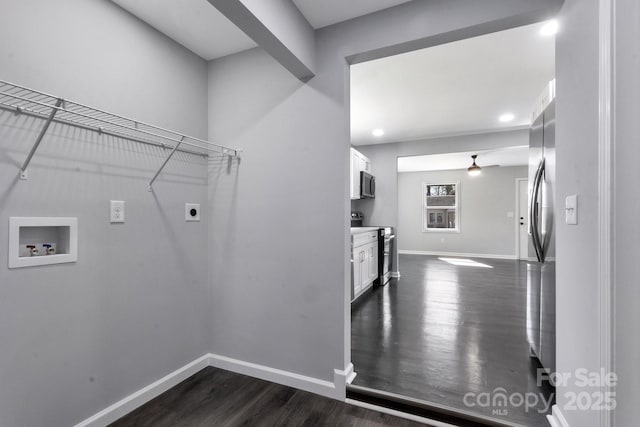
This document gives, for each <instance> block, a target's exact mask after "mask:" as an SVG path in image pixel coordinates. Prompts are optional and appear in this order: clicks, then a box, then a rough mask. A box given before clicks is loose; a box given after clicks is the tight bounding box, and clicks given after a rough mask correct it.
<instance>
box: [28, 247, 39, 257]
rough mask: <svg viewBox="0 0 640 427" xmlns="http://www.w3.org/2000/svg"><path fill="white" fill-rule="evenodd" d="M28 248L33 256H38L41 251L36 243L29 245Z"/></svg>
mask: <svg viewBox="0 0 640 427" xmlns="http://www.w3.org/2000/svg"><path fill="white" fill-rule="evenodd" d="M27 249H29V254H30V255H31V256H36V255H38V254H39V253H40V251H39V250H38V248H36V245H27Z"/></svg>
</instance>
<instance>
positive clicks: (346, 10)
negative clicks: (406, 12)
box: [293, 0, 410, 29]
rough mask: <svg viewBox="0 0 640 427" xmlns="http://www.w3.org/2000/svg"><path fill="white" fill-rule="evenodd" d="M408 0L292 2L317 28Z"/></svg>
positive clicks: (296, 0) (299, 0) (300, 0)
mask: <svg viewBox="0 0 640 427" xmlns="http://www.w3.org/2000/svg"><path fill="white" fill-rule="evenodd" d="M408 1H410V0H322V1H319V0H293V3H294V4H295V5H296V7H297V8H298V9H299V10H300V12H302V14H303V15H304V17H305V18H307V21H309V23H310V24H311V26H312V27H313V28H316V29H317V28H322V27H326V26H327V25H331V24H336V23H338V22H342V21H346V20H348V19H352V18H357V17H358V16H363V15H367V14H369V13H372V12H377V11H379V10H382V9H387V8H390V7H393V6H397V5H399V4H402V3H407V2H408Z"/></svg>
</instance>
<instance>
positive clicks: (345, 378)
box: [333, 363, 356, 400]
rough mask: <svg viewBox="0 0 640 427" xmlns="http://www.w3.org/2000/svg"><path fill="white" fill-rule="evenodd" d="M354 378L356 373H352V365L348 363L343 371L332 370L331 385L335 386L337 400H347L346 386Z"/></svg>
mask: <svg viewBox="0 0 640 427" xmlns="http://www.w3.org/2000/svg"><path fill="white" fill-rule="evenodd" d="M355 377H356V373H355V372H354V371H353V363H349V365H347V367H346V368H345V369H343V370H340V369H334V370H333V384H334V385H335V391H336V396H334V397H335V398H336V399H338V400H345V399H346V398H347V384H351V381H353V379H354V378H355Z"/></svg>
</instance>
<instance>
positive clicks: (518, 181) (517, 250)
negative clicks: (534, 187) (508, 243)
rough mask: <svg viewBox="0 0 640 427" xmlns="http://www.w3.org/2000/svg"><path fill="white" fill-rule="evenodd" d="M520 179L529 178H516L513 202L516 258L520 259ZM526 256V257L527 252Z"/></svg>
mask: <svg viewBox="0 0 640 427" xmlns="http://www.w3.org/2000/svg"><path fill="white" fill-rule="evenodd" d="M522 181H529V178H516V203H515V205H516V206H515V213H516V216H515V230H516V260H519V259H522V258H521V257H520V183H521V182H522ZM527 193H528V191H527ZM525 214H526V212H525ZM527 258H528V254H527Z"/></svg>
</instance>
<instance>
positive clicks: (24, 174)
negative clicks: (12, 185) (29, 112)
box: [20, 98, 64, 179]
mask: <svg viewBox="0 0 640 427" xmlns="http://www.w3.org/2000/svg"><path fill="white" fill-rule="evenodd" d="M63 105H64V99H62V98H58V100H57V101H56V105H55V106H54V107H52V108H51V113H49V117H48V118H47V121H46V122H45V123H44V126H43V127H42V129H41V130H40V134H38V138H36V142H35V143H34V144H33V147H31V151H29V154H28V155H27V158H26V159H25V160H24V163H23V164H22V167H21V168H20V179H27V167H29V163H31V158H32V157H33V155H34V154H35V153H36V150H37V149H38V147H39V146H40V143H41V142H42V138H44V135H45V134H46V133H47V130H48V129H49V125H50V124H51V122H52V121H53V118H54V117H55V116H56V113H57V112H58V109H59V108H60V107H62V106H63Z"/></svg>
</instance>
